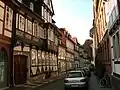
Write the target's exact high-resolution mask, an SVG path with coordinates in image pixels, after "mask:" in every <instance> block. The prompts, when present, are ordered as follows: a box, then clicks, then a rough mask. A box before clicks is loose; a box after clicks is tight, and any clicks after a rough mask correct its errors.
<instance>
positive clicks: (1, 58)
mask: <svg viewBox="0 0 120 90" xmlns="http://www.w3.org/2000/svg"><path fill="white" fill-rule="evenodd" d="M0 13H1V14H0V88H4V87H7V86H10V73H11V55H12V54H11V50H12V47H11V40H12V32H13V26H12V22H13V7H11V6H10V5H8V4H7V3H6V2H5V1H1V0H0Z"/></svg>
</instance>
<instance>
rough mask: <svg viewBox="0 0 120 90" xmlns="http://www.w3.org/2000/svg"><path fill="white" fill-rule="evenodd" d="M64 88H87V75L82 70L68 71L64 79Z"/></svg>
mask: <svg viewBox="0 0 120 90" xmlns="http://www.w3.org/2000/svg"><path fill="white" fill-rule="evenodd" d="M64 87H65V90H67V89H69V88H88V77H87V76H86V75H85V73H84V72H83V71H82V70H76V71H70V72H69V73H68V74H67V75H66V77H65V79H64Z"/></svg>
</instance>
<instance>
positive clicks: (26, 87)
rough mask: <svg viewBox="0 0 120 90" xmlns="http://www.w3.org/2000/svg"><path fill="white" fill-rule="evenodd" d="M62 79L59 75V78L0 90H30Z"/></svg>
mask: <svg viewBox="0 0 120 90" xmlns="http://www.w3.org/2000/svg"><path fill="white" fill-rule="evenodd" d="M63 77H64V75H59V76H56V77H52V78H49V79H45V80H43V81H39V80H37V81H36V82H35V81H34V82H29V83H26V84H23V85H17V86H15V87H13V88H7V89H1V90H31V89H34V88H37V87H40V86H43V85H46V84H49V83H50V82H54V81H56V80H58V79H62V78H63Z"/></svg>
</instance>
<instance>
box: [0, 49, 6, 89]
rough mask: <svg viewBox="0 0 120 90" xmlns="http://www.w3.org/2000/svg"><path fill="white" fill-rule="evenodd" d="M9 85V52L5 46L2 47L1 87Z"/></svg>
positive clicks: (0, 58)
mask: <svg viewBox="0 0 120 90" xmlns="http://www.w3.org/2000/svg"><path fill="white" fill-rule="evenodd" d="M7 85H8V54H7V51H6V50H5V48H1V49H0V88H3V87H7Z"/></svg>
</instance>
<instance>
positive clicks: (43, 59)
mask: <svg viewBox="0 0 120 90" xmlns="http://www.w3.org/2000/svg"><path fill="white" fill-rule="evenodd" d="M42 64H43V65H45V52H42Z"/></svg>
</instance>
